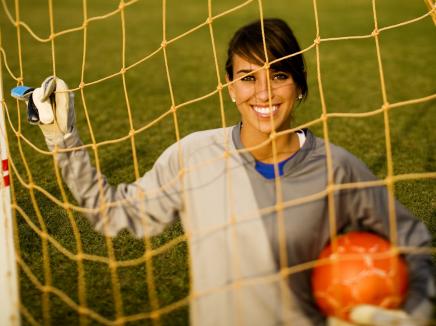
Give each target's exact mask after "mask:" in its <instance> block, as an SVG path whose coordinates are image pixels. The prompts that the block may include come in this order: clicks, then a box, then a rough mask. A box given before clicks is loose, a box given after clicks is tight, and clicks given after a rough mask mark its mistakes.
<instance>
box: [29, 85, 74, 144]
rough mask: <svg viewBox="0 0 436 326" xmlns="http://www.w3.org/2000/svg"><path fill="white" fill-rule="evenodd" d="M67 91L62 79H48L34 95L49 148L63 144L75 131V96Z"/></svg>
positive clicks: (34, 102)
mask: <svg viewBox="0 0 436 326" xmlns="http://www.w3.org/2000/svg"><path fill="white" fill-rule="evenodd" d="M67 90H68V86H67V84H66V83H65V82H64V81H63V80H62V79H59V78H56V77H48V78H46V79H45V80H44V82H43V83H42V85H41V87H39V88H36V89H35V90H34V91H33V94H32V100H33V104H34V105H35V107H36V108H37V110H38V114H39V120H40V123H39V127H40V128H41V130H42V133H43V134H44V136H45V139H46V142H47V144H48V145H49V146H53V145H55V144H56V143H59V142H61V141H62V140H63V139H64V137H65V135H66V134H69V133H71V132H73V130H74V123H75V114H74V94H73V93H71V92H67Z"/></svg>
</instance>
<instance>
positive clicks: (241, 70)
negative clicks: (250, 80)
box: [236, 68, 285, 75]
mask: <svg viewBox="0 0 436 326" xmlns="http://www.w3.org/2000/svg"><path fill="white" fill-rule="evenodd" d="M269 70H270V71H271V72H273V73H274V72H285V71H282V70H280V69H274V68H270V69H269ZM253 71H258V69H240V70H238V71H237V72H236V75H237V74H241V73H242V74H244V75H245V74H250V73H252V72H253Z"/></svg>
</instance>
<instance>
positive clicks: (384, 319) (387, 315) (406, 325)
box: [328, 305, 425, 326]
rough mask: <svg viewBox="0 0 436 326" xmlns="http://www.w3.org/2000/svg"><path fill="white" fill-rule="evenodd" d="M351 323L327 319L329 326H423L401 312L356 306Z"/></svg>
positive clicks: (352, 311) (352, 312)
mask: <svg viewBox="0 0 436 326" xmlns="http://www.w3.org/2000/svg"><path fill="white" fill-rule="evenodd" d="M350 320H351V322H347V321H344V320H341V319H338V318H335V317H329V319H328V325H329V326H355V325H371V326H385V325H388V326H389V325H396V326H420V325H425V322H424V323H419V322H418V321H417V320H414V319H413V318H412V317H411V316H410V315H409V314H407V313H406V312H404V311H402V310H392V309H385V308H381V307H378V306H373V305H358V306H356V307H354V308H353V309H352V310H351V312H350Z"/></svg>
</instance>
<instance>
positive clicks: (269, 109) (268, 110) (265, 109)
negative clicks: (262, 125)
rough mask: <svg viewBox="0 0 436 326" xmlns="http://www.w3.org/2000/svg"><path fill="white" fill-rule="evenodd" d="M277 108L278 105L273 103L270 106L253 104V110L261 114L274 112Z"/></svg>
mask: <svg viewBox="0 0 436 326" xmlns="http://www.w3.org/2000/svg"><path fill="white" fill-rule="evenodd" d="M278 108H279V107H278V105H273V106H272V107H262V106H253V109H254V111H256V112H257V113H260V114H262V115H268V114H271V113H274V112H275V111H276V110H277V109H278Z"/></svg>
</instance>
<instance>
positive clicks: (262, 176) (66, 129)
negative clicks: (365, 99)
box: [32, 19, 432, 325]
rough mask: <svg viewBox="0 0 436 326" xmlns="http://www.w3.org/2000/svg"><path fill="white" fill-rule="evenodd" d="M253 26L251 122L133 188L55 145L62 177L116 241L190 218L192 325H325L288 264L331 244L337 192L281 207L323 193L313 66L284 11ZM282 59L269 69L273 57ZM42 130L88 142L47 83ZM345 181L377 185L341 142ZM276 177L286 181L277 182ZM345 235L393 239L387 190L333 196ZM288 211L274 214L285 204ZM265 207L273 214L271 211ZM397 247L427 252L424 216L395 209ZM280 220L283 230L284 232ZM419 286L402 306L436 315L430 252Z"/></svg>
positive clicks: (249, 44) (235, 74)
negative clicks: (302, 118)
mask: <svg viewBox="0 0 436 326" xmlns="http://www.w3.org/2000/svg"><path fill="white" fill-rule="evenodd" d="M261 25H262V24H261V22H260V21H256V22H254V23H252V24H249V25H246V26H243V27H242V28H241V29H240V30H238V31H237V32H236V33H235V35H234V37H233V38H232V40H231V41H230V45H229V49H228V59H227V63H226V72H227V81H228V82H229V84H228V89H229V93H230V96H231V98H232V100H233V102H235V103H236V106H237V108H238V110H239V111H240V114H241V123H240V124H238V125H236V126H233V127H229V128H225V129H216V130H208V131H201V132H197V133H194V134H191V135H189V136H187V137H185V138H184V139H182V140H181V141H180V142H179V143H176V144H174V145H172V146H170V147H169V148H168V149H167V150H165V152H164V153H163V154H162V155H161V156H160V157H159V159H158V160H157V161H156V163H155V165H154V166H153V168H152V169H151V170H150V171H148V172H147V173H146V174H145V175H144V176H143V177H141V178H140V179H138V180H137V181H136V182H134V183H133V184H121V185H119V186H117V187H111V186H110V185H108V183H107V182H106V180H105V179H104V177H103V176H100V175H98V174H97V173H96V170H95V169H94V168H93V167H92V165H91V161H90V158H89V156H88V153H87V152H86V150H83V149H81V150H73V151H61V152H59V153H57V159H58V162H59V166H60V167H61V170H62V176H63V178H64V180H65V182H66V183H67V184H68V186H69V188H70V190H71V192H72V193H73V195H74V197H75V198H76V199H77V201H78V203H79V204H80V205H81V206H83V207H86V208H89V209H92V213H90V214H89V216H88V217H89V220H90V221H91V223H92V224H93V225H94V226H95V228H96V229H97V230H98V231H101V232H104V233H105V234H107V235H111V236H114V235H116V234H117V233H118V232H119V231H120V230H122V229H124V228H126V229H128V230H130V231H131V232H132V233H133V234H134V235H136V236H138V237H142V236H150V235H154V234H158V233H160V232H162V231H163V230H164V228H165V226H166V225H168V224H169V223H171V222H173V221H174V220H175V219H176V218H179V217H180V218H181V221H182V224H183V226H184V229H185V232H186V233H187V236H188V239H189V250H190V257H191V262H192V264H191V273H192V284H191V285H192V288H191V296H192V297H191V298H192V300H191V321H192V323H193V324H194V325H233V324H242V325H277V324H282V323H292V324H295V325H311V324H316V325H318V324H323V323H324V322H325V317H323V316H322V315H321V314H320V312H319V311H318V309H317V308H316V305H315V303H314V301H313V298H312V294H311V289H310V270H306V271H303V272H299V273H296V274H291V275H286V274H283V273H282V274H280V270H282V269H283V268H286V267H289V266H295V265H298V264H301V263H304V262H308V261H312V260H315V259H316V258H317V257H318V255H319V253H320V251H321V250H322V248H323V247H324V246H325V245H326V244H327V243H328V241H329V216H328V204H327V198H326V197H323V198H320V199H317V200H314V201H310V202H305V203H301V204H299V205H294V206H290V207H282V208H283V209H281V208H280V205H276V204H280V203H282V202H289V201H292V200H295V199H298V198H302V197H305V196H309V195H312V194H315V193H319V192H322V191H324V190H325V188H326V184H327V168H326V152H325V145H324V142H323V141H322V140H321V139H319V138H317V137H315V136H314V135H313V134H312V133H311V132H310V131H309V130H307V129H305V130H299V131H297V132H285V133H279V132H281V131H286V130H288V129H289V128H290V124H291V119H292V111H293V108H294V106H295V105H297V103H299V102H300V101H302V99H304V98H305V97H306V96H307V91H308V89H307V82H306V70H305V66H304V61H303V57H302V55H294V56H291V57H289V58H287V59H281V60H278V61H275V60H277V59H280V58H283V57H284V56H287V55H289V54H292V53H296V52H299V51H300V47H299V45H298V42H297V40H296V38H295V37H294V35H293V33H292V31H291V30H290V28H289V27H288V26H287V24H286V23H285V22H283V21H282V20H279V19H265V20H264V21H263V29H264V35H265V40H266V54H267V59H268V60H266V57H265V52H264V44H263V37H262V32H261V31H262V29H261ZM266 61H268V62H273V61H274V63H273V64H272V65H271V67H269V69H268V67H265V62H266ZM55 87H56V93H55V95H53V97H54V99H55V101H56V121H55V123H54V124H40V127H41V129H42V131H43V133H44V135H45V138H46V141H47V144H48V146H49V148H50V149H51V150H53V149H54V148H55V147H58V148H71V147H77V146H80V145H82V143H81V141H80V139H79V136H78V133H77V130H76V128H75V126H74V108H73V98H72V95H70V96H69V95H68V93H66V92H62V91H63V90H66V89H68V87H67V86H66V84H65V83H64V82H63V81H62V80H60V79H55V78H52V77H50V78H48V79H47V80H46V81H45V82H44V83H43V85H42V87H41V88H38V89H36V90H35V91H34V92H33V95H32V100H33V102H34V104H35V105H36V107H37V108H38V110H39V112H40V114H41V113H44V112H52V106H51V104H50V101H49V97H50V96H51V94H52V92H53V90H54V88H55ZM330 151H331V154H332V159H333V171H334V182H335V183H337V184H340V183H350V182H359V181H368V180H374V179H375V177H374V176H373V174H372V173H371V172H370V171H369V170H368V169H367V168H366V166H365V165H364V164H363V163H362V162H361V161H359V160H358V159H356V158H355V157H354V156H353V155H351V154H350V153H348V152H346V151H345V150H344V149H342V148H340V147H337V146H334V145H331V147H330ZM277 181H280V183H279V184H278V183H277ZM334 204H335V209H336V216H335V219H336V225H337V232H338V233H340V232H342V231H344V230H349V229H370V230H372V231H374V232H377V233H379V234H381V235H385V236H388V230H389V221H388V219H387V216H388V208H387V192H386V189H385V188H384V187H373V188H366V189H354V190H348V191H341V192H338V193H335V195H334ZM276 207H278V208H277V209H275V208H276ZM261 212H262V214H261ZM396 213H397V221H398V234H399V243H398V244H399V245H400V246H427V245H429V243H430V235H429V233H428V231H427V230H426V228H425V227H424V225H423V224H421V223H420V222H418V221H417V220H416V219H415V218H413V217H412V216H411V215H410V213H408V212H407V211H406V210H405V209H404V208H403V207H402V206H401V205H400V204H399V203H396ZM279 225H280V227H279ZM408 262H409V268H410V275H411V279H410V291H409V295H408V298H407V301H406V303H405V305H404V307H403V308H404V310H405V311H407V312H408V313H411V314H412V315H413V316H416V317H420V318H424V317H425V318H427V317H428V316H427V315H428V313H429V307H431V305H430V303H429V296H430V295H431V294H432V293H430V291H431V286H432V283H431V282H432V280H431V259H430V257H428V256H424V255H421V256H419V255H414V256H410V257H408Z"/></svg>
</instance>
